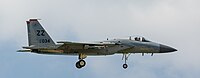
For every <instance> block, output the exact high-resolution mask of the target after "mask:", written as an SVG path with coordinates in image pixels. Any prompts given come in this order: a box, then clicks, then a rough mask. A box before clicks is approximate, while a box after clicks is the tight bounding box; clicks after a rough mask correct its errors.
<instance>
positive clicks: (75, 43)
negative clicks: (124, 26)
mask: <svg viewBox="0 0 200 78" xmlns="http://www.w3.org/2000/svg"><path fill="white" fill-rule="evenodd" d="M57 43H63V45H69V46H70V45H80V46H81V45H89V46H112V45H116V43H110V42H96V43H95V42H94V43H89V42H69V41H58V42H57Z"/></svg>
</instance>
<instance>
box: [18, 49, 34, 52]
mask: <svg viewBox="0 0 200 78" xmlns="http://www.w3.org/2000/svg"><path fill="white" fill-rule="evenodd" d="M17 52H31V50H28V49H27V50H25V49H24V50H17Z"/></svg>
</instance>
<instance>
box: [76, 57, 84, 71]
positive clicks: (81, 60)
mask: <svg viewBox="0 0 200 78" xmlns="http://www.w3.org/2000/svg"><path fill="white" fill-rule="evenodd" d="M86 57H87V56H86V55H85V54H79V57H78V59H79V61H78V62H76V67H77V68H78V69H80V68H82V67H84V66H85V65H86V62H85V61H84V60H83V59H85V58H86Z"/></svg>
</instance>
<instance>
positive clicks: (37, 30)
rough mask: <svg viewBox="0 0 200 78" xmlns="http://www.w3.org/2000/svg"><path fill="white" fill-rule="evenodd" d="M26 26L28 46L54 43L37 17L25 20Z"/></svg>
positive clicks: (45, 45) (42, 45)
mask: <svg viewBox="0 0 200 78" xmlns="http://www.w3.org/2000/svg"><path fill="white" fill-rule="evenodd" d="M26 23H27V28H28V43H29V46H32V45H33V46H37V47H47V46H52V45H55V43H54V41H53V40H52V39H51V37H50V36H49V35H48V33H47V32H46V31H45V29H44V28H43V27H42V25H41V24H40V23H39V21H38V19H30V20H29V21H26Z"/></svg>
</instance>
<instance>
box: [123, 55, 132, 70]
mask: <svg viewBox="0 0 200 78" xmlns="http://www.w3.org/2000/svg"><path fill="white" fill-rule="evenodd" d="M130 55H131V53H123V56H122V60H124V62H125V63H124V64H123V68H124V69H126V68H128V64H126V61H127V60H128V57H129V56H130Z"/></svg>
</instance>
